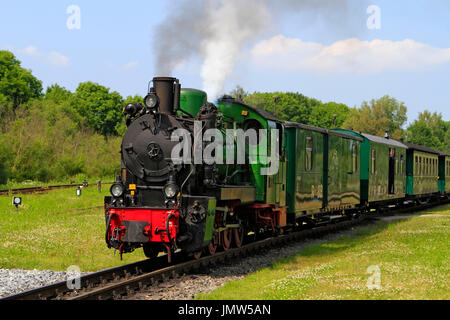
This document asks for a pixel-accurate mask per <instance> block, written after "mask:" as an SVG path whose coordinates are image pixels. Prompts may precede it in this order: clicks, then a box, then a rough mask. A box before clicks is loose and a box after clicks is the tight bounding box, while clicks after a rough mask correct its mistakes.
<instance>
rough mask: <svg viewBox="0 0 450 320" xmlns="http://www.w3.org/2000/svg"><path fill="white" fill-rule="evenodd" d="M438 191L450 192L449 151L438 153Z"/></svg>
mask: <svg viewBox="0 0 450 320" xmlns="http://www.w3.org/2000/svg"><path fill="white" fill-rule="evenodd" d="M438 174H439V192H440V193H441V194H444V193H449V192H450V153H448V152H442V153H441V154H440V155H439V172H438Z"/></svg>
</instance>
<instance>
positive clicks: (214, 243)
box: [207, 234, 219, 256]
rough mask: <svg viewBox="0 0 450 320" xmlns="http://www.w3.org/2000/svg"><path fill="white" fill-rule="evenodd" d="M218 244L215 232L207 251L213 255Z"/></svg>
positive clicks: (217, 236)
mask: <svg viewBox="0 0 450 320" xmlns="http://www.w3.org/2000/svg"><path fill="white" fill-rule="evenodd" d="M218 246H219V235H218V234H216V235H215V236H214V237H213V238H212V239H211V242H210V243H209V245H208V249H207V250H208V253H209V254H210V255H211V256H213V255H215V254H216V251H217V247H218Z"/></svg>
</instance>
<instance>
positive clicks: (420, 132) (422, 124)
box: [408, 110, 450, 150]
mask: <svg viewBox="0 0 450 320" xmlns="http://www.w3.org/2000/svg"><path fill="white" fill-rule="evenodd" d="M449 129H450V126H449V123H446V122H445V121H444V120H442V114H441V113H437V112H434V113H431V112H430V111H428V110H425V111H424V112H421V113H419V118H418V119H417V120H415V121H414V122H413V123H412V124H411V125H410V126H409V127H408V140H409V141H411V142H412V143H415V144H419V145H423V146H426V147H430V148H434V149H438V150H445V149H446V148H447V144H448V142H447V141H446V136H447V132H448V131H449Z"/></svg>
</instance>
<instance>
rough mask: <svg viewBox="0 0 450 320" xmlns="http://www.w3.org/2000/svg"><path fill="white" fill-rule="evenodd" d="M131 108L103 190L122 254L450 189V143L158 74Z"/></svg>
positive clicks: (210, 250) (220, 241) (214, 241)
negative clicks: (322, 123) (351, 124)
mask: <svg viewBox="0 0 450 320" xmlns="http://www.w3.org/2000/svg"><path fill="white" fill-rule="evenodd" d="M124 115H125V116H126V117H127V118H126V123H127V126H128V129H127V132H126V133H125V136H124V137H123V142H122V150H121V155H122V169H121V175H120V176H118V177H117V179H116V182H115V183H114V184H113V185H112V187H111V190H110V191H111V196H107V197H105V219H106V233H105V240H106V243H107V245H108V247H109V248H114V249H117V250H119V251H120V254H121V255H122V254H123V253H127V252H132V251H134V250H135V249H137V248H141V247H142V248H143V251H144V253H145V255H146V256H147V257H149V258H153V257H156V256H157V255H158V254H159V253H160V252H166V253H167V254H168V258H169V260H170V259H171V255H172V253H174V252H175V251H180V250H181V251H183V252H185V253H186V254H188V255H191V256H193V257H194V258H199V257H200V256H201V255H202V254H211V255H213V254H215V252H216V251H217V250H218V249H221V250H229V249H230V248H231V247H233V246H234V247H241V246H242V245H243V243H244V242H245V241H247V240H248V239H251V238H256V237H260V236H266V235H276V234H282V233H283V232H286V231H289V230H291V229H296V228H303V227H310V226H315V225H320V224H325V223H331V222H333V221H339V220H344V219H352V218H355V217H357V216H359V215H361V214H368V213H370V212H371V211H373V209H377V208H383V207H387V206H393V205H405V203H414V202H415V201H423V200H424V199H431V198H445V199H448V198H449V187H450V181H449V179H450V154H448V153H442V152H439V151H435V150H431V149H428V148H424V147H421V146H415V145H411V144H410V145H407V144H404V143H402V142H399V141H395V140H392V139H390V138H389V137H388V136H387V137H385V138H380V137H375V136H371V135H367V134H363V133H357V132H353V131H350V130H338V129H336V130H326V129H322V128H316V127H311V126H307V125H303V124H298V123H292V122H286V121H280V120H278V119H277V118H276V117H275V116H274V115H273V114H271V113H269V112H266V111H264V110H259V109H256V108H254V107H251V106H249V105H246V104H244V103H243V102H242V101H241V100H239V99H233V98H232V97H230V96H224V97H223V98H222V99H219V100H218V101H217V103H216V105H214V104H211V103H208V101H207V95H206V93H205V92H203V91H200V90H195V89H182V88H181V85H180V83H179V80H178V79H175V78H168V77H156V78H154V79H153V80H152V86H151V87H150V89H149V92H148V95H147V96H146V97H145V99H144V102H143V104H141V103H134V104H129V105H127V106H126V107H125V108H124ZM225 141H226V143H225V146H224V145H223V144H224V143H223V142H225ZM208 156H212V158H211V157H208ZM274 168H275V170H273V169H274Z"/></svg>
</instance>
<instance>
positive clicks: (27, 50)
mask: <svg viewBox="0 0 450 320" xmlns="http://www.w3.org/2000/svg"><path fill="white" fill-rule="evenodd" d="M19 52H20V53H22V54H26V55H28V56H35V55H37V53H38V50H37V48H36V47H35V46H28V47H26V48H25V49H23V50H20V51H19Z"/></svg>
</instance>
